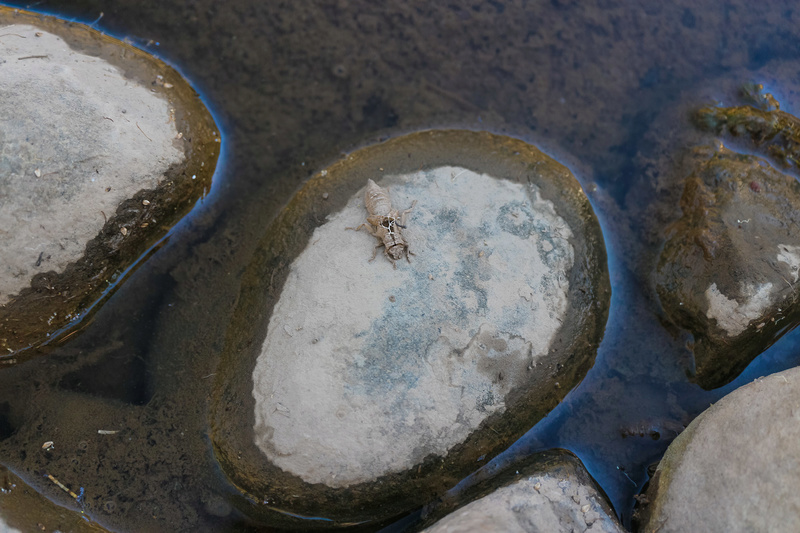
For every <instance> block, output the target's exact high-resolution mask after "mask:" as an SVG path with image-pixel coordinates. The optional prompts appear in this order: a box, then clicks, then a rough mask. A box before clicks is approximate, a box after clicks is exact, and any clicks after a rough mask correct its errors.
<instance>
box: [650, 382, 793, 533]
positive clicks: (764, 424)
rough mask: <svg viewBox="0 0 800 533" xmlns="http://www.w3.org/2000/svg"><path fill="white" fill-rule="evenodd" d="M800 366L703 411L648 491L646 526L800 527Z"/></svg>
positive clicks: (704, 528)
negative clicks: (799, 423) (799, 409)
mask: <svg viewBox="0 0 800 533" xmlns="http://www.w3.org/2000/svg"><path fill="white" fill-rule="evenodd" d="M798 399H800V369H798V368H794V369H791V370H786V371H784V372H780V373H778V374H773V375H771V376H768V377H765V378H759V379H757V380H756V381H755V382H753V383H750V384H748V385H745V386H743V387H741V388H740V389H737V390H736V391H734V392H733V393H731V394H730V395H728V396H726V397H724V398H723V399H721V400H720V401H719V402H717V403H716V404H714V405H713V406H712V407H711V408H709V409H708V410H707V411H705V412H703V413H702V414H701V415H700V416H698V417H697V418H696V419H695V420H694V421H693V422H692V423H691V424H690V425H689V427H687V428H686V430H685V431H684V432H683V433H682V434H681V435H680V436H679V437H678V438H677V439H675V441H674V442H673V443H672V444H671V445H670V447H669V448H668V449H667V453H666V454H665V455H664V458H663V459H662V460H661V462H660V463H659V466H658V469H657V471H656V474H655V476H654V477H653V479H652V480H651V481H650V486H649V489H648V491H647V499H648V500H649V501H650V503H649V505H647V506H646V507H644V508H643V509H642V510H641V513H642V516H641V521H642V528H641V530H642V531H645V532H655V531H658V532H664V533H666V532H678V531H698V532H704V531H795V530H797V529H798V528H800V498H799V497H798V479H800V466H799V465H800V463H798V461H797V457H798V454H799V453H800V448H799V447H798V442H799V441H800V425H798V423H797V417H798Z"/></svg>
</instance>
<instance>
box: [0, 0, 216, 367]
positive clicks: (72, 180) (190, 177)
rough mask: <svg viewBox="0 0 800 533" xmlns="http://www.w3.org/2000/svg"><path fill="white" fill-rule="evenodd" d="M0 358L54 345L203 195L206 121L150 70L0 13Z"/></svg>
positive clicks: (161, 68)
mask: <svg viewBox="0 0 800 533" xmlns="http://www.w3.org/2000/svg"><path fill="white" fill-rule="evenodd" d="M0 32H2V33H3V35H4V38H3V39H2V41H0V77H1V78H2V80H3V82H2V84H0V227H2V231H0V253H2V256H3V258H4V259H3V262H2V265H0V351H2V353H3V355H9V354H13V353H15V352H18V351H20V350H24V349H26V348H29V347H32V346H36V345H38V344H40V343H42V342H44V341H47V340H52V337H53V336H54V335H57V333H56V332H59V330H63V329H64V328H66V327H68V326H70V325H74V324H76V323H77V322H78V321H79V320H80V319H81V318H82V317H83V315H84V314H85V313H86V312H87V311H88V310H89V309H90V308H91V307H92V306H93V305H94V303H95V302H96V301H97V300H98V298H100V297H101V296H102V294H103V293H104V291H106V290H107V288H108V287H109V285H114V284H115V283H117V282H118V281H119V279H118V278H119V277H120V276H121V275H122V273H123V271H124V270H125V269H127V268H128V267H129V266H130V265H131V264H132V263H134V262H135V261H136V259H137V258H138V257H139V256H140V255H141V254H143V253H144V252H145V251H146V250H147V249H148V247H150V246H152V245H153V244H154V243H155V242H156V241H157V240H158V239H159V238H161V237H162V236H163V235H164V234H165V232H166V230H168V229H169V227H170V226H171V225H172V224H174V223H175V222H176V221H177V220H178V219H179V217H180V216H181V215H183V214H184V213H185V212H186V211H187V210H188V208H189V207H191V205H192V204H193V203H194V201H195V200H196V199H197V198H198V197H199V196H201V195H202V194H204V191H205V190H206V189H207V188H208V187H209V185H210V180H211V176H212V174H213V172H214V167H215V164H216V159H217V155H218V153H219V143H218V141H219V137H218V136H217V134H216V130H215V125H214V122H213V120H212V118H211V116H210V115H209V113H208V111H207V110H206V109H205V107H204V106H203V104H202V103H201V102H200V100H199V98H198V97H197V95H196V94H195V93H194V91H193V90H192V89H191V88H190V87H189V86H188V85H187V84H186V82H185V81H184V80H183V79H182V78H181V77H180V75H179V74H178V73H177V72H175V71H174V70H173V69H171V68H170V67H168V66H167V65H165V64H164V63H162V62H161V61H159V60H157V59H155V58H153V57H152V56H149V55H148V54H145V53H144V52H141V51H139V50H137V49H135V48H133V47H131V46H130V45H127V44H124V43H122V42H119V41H116V40H115V39H112V38H110V37H107V36H104V35H102V34H100V33H99V32H97V31H95V30H92V29H90V28H88V27H86V26H82V25H79V24H76V25H68V24H66V23H64V22H61V21H58V20H56V19H53V18H50V17H38V16H35V15H31V14H27V13H25V12H19V11H12V10H10V9H8V8H0Z"/></svg>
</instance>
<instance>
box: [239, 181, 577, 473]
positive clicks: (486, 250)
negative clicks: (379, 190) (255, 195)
mask: <svg viewBox="0 0 800 533" xmlns="http://www.w3.org/2000/svg"><path fill="white" fill-rule="evenodd" d="M379 185H382V186H384V187H387V186H388V187H390V197H391V200H392V203H393V206H394V207H395V208H396V209H399V210H403V209H406V208H408V207H409V206H410V205H411V204H412V202H413V201H414V200H416V201H417V204H416V207H415V208H414V210H413V211H411V213H409V216H408V219H407V221H406V226H407V229H405V230H403V235H404V236H405V237H406V240H407V241H408V242H409V244H410V248H411V251H413V252H414V254H415V255H413V256H411V263H410V264H409V263H407V262H405V261H402V262H398V264H397V269H394V268H392V264H391V263H390V262H389V261H388V260H387V259H386V258H385V257H383V256H382V255H379V256H378V257H377V258H376V259H375V260H374V261H373V262H370V261H369V260H370V257H371V256H372V252H373V247H374V245H375V244H377V241H376V239H375V238H374V237H372V236H370V235H369V234H367V232H365V231H359V232H356V231H348V230H347V229H346V228H347V227H356V226H358V225H359V224H361V223H362V222H364V220H365V218H366V215H367V212H366V211H365V206H364V200H363V191H362V192H360V193H358V194H356V195H355V196H354V197H353V198H352V199H351V200H350V202H349V203H348V204H347V206H346V207H345V208H344V209H343V210H342V211H340V212H339V213H336V214H334V215H332V216H331V217H330V218H329V219H328V220H327V221H326V222H325V223H324V224H322V225H321V226H319V227H318V228H317V229H316V230H315V231H314V234H313V236H312V237H311V240H310V244H309V246H308V247H307V248H306V249H305V250H304V251H303V252H302V253H301V254H300V255H299V256H298V257H297V258H296V259H295V260H294V262H293V264H292V265H291V269H290V272H289V276H288V279H287V281H286V283H285V285H284V287H283V291H282V293H281V295H280V299H279V301H278V302H277V304H276V305H275V308H274V310H273V312H272V316H271V319H270V322H269V329H268V333H267V337H266V340H265V341H264V344H263V348H262V353H261V355H260V356H259V357H258V359H257V362H256V365H255V369H254V371H253V383H254V385H253V396H254V398H255V427H254V431H255V440H256V444H257V445H258V447H259V448H260V449H261V450H262V451H263V453H264V454H265V455H266V456H267V458H268V459H269V460H270V461H272V462H274V464H276V465H277V466H279V467H280V468H281V469H283V470H285V471H287V472H289V473H291V474H294V475H297V476H299V477H300V478H302V479H303V480H304V481H306V482H309V483H324V484H326V485H328V486H331V487H345V486H348V485H351V484H355V483H359V482H364V481H370V480H374V479H376V478H377V477H379V476H381V475H384V474H387V473H393V472H400V471H402V470H405V469H408V468H410V467H412V466H414V465H416V464H418V463H420V462H421V461H422V459H424V458H425V457H426V456H428V455H430V454H434V455H439V456H444V455H446V454H447V452H448V450H449V449H450V448H451V447H453V446H454V445H456V444H458V443H460V442H462V441H463V440H464V439H465V438H466V437H467V436H468V435H469V434H470V433H471V432H472V431H474V430H475V429H476V428H477V427H478V425H479V424H480V423H481V421H483V420H484V419H485V418H487V417H488V416H489V415H491V414H492V413H495V412H497V411H503V410H504V409H505V399H506V397H507V395H508V394H509V393H510V392H511V391H513V390H514V389H515V388H517V387H521V386H522V385H524V384H525V382H526V380H527V379H528V378H529V376H530V374H529V371H530V370H531V369H532V368H533V367H535V366H536V364H537V359H539V358H540V356H542V355H543V354H546V353H547V351H548V348H549V346H550V344H551V342H552V341H553V336H554V334H555V333H556V331H557V330H558V328H559V327H560V326H561V324H562V322H563V321H564V320H565V318H566V317H565V316H564V315H565V310H566V309H567V292H568V289H569V286H568V285H569V284H568V282H567V273H568V271H569V270H570V269H571V267H572V265H573V261H574V257H573V255H574V252H573V248H572V246H571V245H570V243H569V242H568V239H569V238H570V237H571V236H572V229H571V228H570V227H568V225H567V224H566V222H565V221H564V220H563V219H562V218H561V217H560V216H559V213H557V212H556V210H555V208H554V206H553V204H552V203H551V202H550V201H547V200H543V199H542V198H541V197H540V195H539V193H538V192H537V189H536V187H535V186H534V185H530V186H528V185H523V184H520V183H512V182H510V181H507V180H500V179H495V178H492V177H491V176H488V175H479V174H476V173H474V172H472V171H469V170H466V169H463V168H453V167H440V168H436V169H435V170H432V171H421V172H417V173H413V174H408V175H401V176H391V177H386V178H384V179H382V180H381V181H379ZM379 253H380V251H379Z"/></svg>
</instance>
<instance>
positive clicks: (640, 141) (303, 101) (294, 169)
mask: <svg viewBox="0 0 800 533" xmlns="http://www.w3.org/2000/svg"><path fill="white" fill-rule="evenodd" d="M11 4H12V5H17V6H19V7H26V6H27V4H24V3H15V2H12V3H11ZM429 4H431V3H428V2H419V1H410V2H405V3H402V4H400V3H397V5H392V6H391V7H376V6H374V5H373V4H371V3H368V2H365V1H348V0H335V1H330V2H327V1H317V2H311V1H293V2H270V3H267V2H253V1H250V2H246V1H241V0H233V1H229V2H223V3H219V2H213V1H211V0H197V1H187V0H183V1H176V2H169V1H164V0H158V1H155V0H142V1H140V2H125V1H123V0H116V1H110V2H109V1H100V0H81V1H53V0H48V1H44V2H37V3H36V4H35V5H33V8H35V9H38V10H44V11H47V12H49V13H53V14H58V15H60V16H62V17H64V18H67V19H73V18H74V19H75V20H77V21H81V22H86V23H93V22H94V26H95V27H96V28H98V29H100V30H102V31H106V32H109V33H111V34H113V35H115V36H117V37H120V38H125V39H128V40H129V41H130V42H132V43H133V44H135V45H137V46H140V47H142V48H144V49H146V50H148V51H151V52H152V53H154V54H156V55H158V56H159V57H161V58H163V59H165V60H166V61H168V62H169V63H171V64H173V65H174V66H176V67H177V68H178V69H179V70H180V71H181V72H183V73H184V75H185V76H186V77H187V78H188V79H189V80H190V82H191V83H192V84H193V85H194V86H195V87H196V88H197V89H198V90H199V91H200V92H201V94H202V95H203V96H204V99H205V101H206V102H207V104H208V105H209V107H210V108H211V109H212V111H213V113H214V115H215V118H216V120H217V122H218V125H219V127H220V129H221V132H222V136H223V156H222V158H221V160H220V163H219V165H218V171H217V176H216V180H215V183H214V186H213V188H212V190H211V191H210V193H209V195H208V196H207V197H206V198H204V199H203V200H202V201H201V202H199V203H198V205H197V206H196V208H195V209H194V210H193V211H192V213H191V214H190V215H189V216H188V217H187V218H186V219H184V220H183V221H182V222H181V223H180V224H179V225H178V226H177V227H176V228H175V229H174V230H173V231H172V232H171V233H170V236H169V237H168V238H167V240H166V241H165V242H164V244H163V245H162V246H161V247H160V248H158V249H157V250H155V251H154V252H153V253H152V254H151V255H150V256H149V257H148V258H147V261H145V262H143V264H142V265H141V266H140V267H139V268H138V269H136V270H135V271H134V272H132V273H131V275H130V276H129V278H128V279H127V281H125V282H124V283H123V284H122V285H121V287H120V288H119V289H118V290H117V291H116V292H115V293H114V294H113V296H112V297H111V298H110V300H109V301H108V302H107V303H106V304H105V305H104V306H103V307H102V308H101V309H100V310H99V311H98V312H97V313H96V314H95V315H93V316H92V317H91V319H90V320H88V321H87V322H86V324H85V325H84V328H83V329H82V330H81V333H80V334H79V335H78V334H76V335H72V336H70V337H69V338H68V339H67V340H66V341H65V342H64V343H63V344H62V345H60V346H58V347H56V349H55V350H53V351H51V352H50V353H48V354H47V355H45V356H42V357H39V358H35V359H32V360H30V361H28V362H26V363H23V364H20V365H17V366H13V367H9V368H5V369H3V370H2V371H0V422H2V423H0V458H2V459H0V461H2V463H3V464H4V465H6V466H8V467H9V468H10V469H12V470H13V471H15V472H17V473H18V474H19V475H20V476H21V477H23V478H24V479H25V480H26V481H27V482H29V483H30V484H31V485H33V486H34V487H35V488H37V489H38V490H40V491H41V492H42V493H43V494H45V495H46V496H48V497H49V498H52V499H54V500H55V501H57V502H59V503H61V504H63V505H65V506H71V507H76V506H75V503H74V501H72V500H71V499H70V498H69V497H68V496H65V495H64V494H63V493H61V492H60V491H59V489H58V488H56V487H54V486H53V485H52V484H51V483H50V482H49V481H48V480H47V479H44V478H43V477H42V475H41V474H42V473H43V472H45V470H46V471H47V473H54V474H53V475H57V477H59V479H62V480H66V481H67V482H69V483H71V484H72V485H75V486H83V487H86V505H87V507H88V508H90V509H91V510H92V511H93V512H92V514H93V516H94V517H95V518H96V519H97V520H98V522H100V523H101V524H103V525H105V526H107V527H109V528H112V529H122V530H164V531H172V530H178V529H186V530H198V529H199V530H203V529H210V528H214V529H219V530H222V529H229V530H232V531H242V530H245V529H247V528H250V527H255V526H249V525H248V522H247V520H246V519H244V518H243V517H241V516H240V515H238V514H237V512H236V511H231V510H230V509H229V508H227V507H226V505H227V504H225V503H224V499H225V497H227V495H229V494H232V493H233V488H232V487H230V486H228V485H227V484H226V482H225V480H224V476H223V475H222V474H221V473H220V472H219V470H218V469H217V467H216V466H215V463H214V460H213V457H212V456H211V453H212V452H211V447H210V443H209V441H208V438H207V435H208V427H207V410H208V401H209V398H210V389H211V385H212V383H211V382H212V381H213V374H214V373H215V371H216V363H217V360H218V357H219V354H220V352H221V350H222V348H223V346H224V343H225V341H226V339H225V334H226V326H227V323H228V321H229V319H230V317H231V315H232V313H233V310H234V307H235V304H236V298H237V294H238V290H239V280H240V278H241V276H242V274H243V272H244V270H245V268H246V266H247V265H248V264H249V262H250V260H251V257H252V253H253V251H254V250H255V248H256V246H257V244H258V242H259V240H260V239H261V237H262V235H263V231H264V229H265V228H266V226H267V224H268V223H269V222H270V221H271V220H272V219H273V218H274V216H275V215H276V213H277V212H278V210H279V209H280V208H281V207H282V206H283V205H285V204H286V202H287V201H288V200H289V199H290V197H291V196H292V194H293V193H294V191H296V190H297V189H298V188H299V186H300V185H301V184H302V183H303V182H304V181H305V180H306V179H307V178H308V177H309V176H310V175H311V174H312V173H313V172H314V171H316V170H318V169H320V168H323V167H324V166H326V165H327V164H328V163H330V162H331V161H333V160H335V159H336V158H337V157H338V156H339V154H341V153H342V152H346V151H350V150H352V149H353V148H355V147H358V146H362V145H365V144H370V143H373V142H376V141H378V140H380V139H383V138H386V137H388V136H395V135H398V134H400V133H402V132H408V131H414V130H419V129H428V128H440V127H454V126H456V127H464V128H469V129H476V130H489V131H493V132H497V133H504V134H507V135H511V136H514V137H518V138H521V139H524V140H526V141H528V142H531V143H533V144H535V145H537V146H539V147H540V148H542V149H543V150H544V151H546V152H547V153H549V154H550V155H552V156H553V157H555V158H556V159H557V160H559V161H561V162H562V163H564V164H566V165H567V166H569V167H570V168H571V169H572V171H573V172H574V173H575V175H576V176H577V178H578V179H579V180H580V181H581V183H582V184H583V186H584V188H585V189H586V190H588V191H590V199H591V200H592V202H593V205H594V207H595V210H596V212H597V214H598V218H599V219H600V221H601V224H602V226H603V230H604V232H605V238H606V245H607V247H608V252H609V268H610V272H611V281H612V289H613V299H612V308H611V313H610V316H609V322H608V326H607V329H606V334H605V338H604V340H603V343H602V344H601V346H600V348H599V352H598V357H597V361H596V364H595V366H594V368H593V369H592V370H591V371H590V372H589V374H588V375H587V377H586V378H585V379H584V381H583V382H582V384H581V385H579V386H578V387H577V388H576V389H575V390H573V391H572V392H571V393H570V394H569V396H568V397H567V399H566V400H565V401H564V402H563V403H562V404H561V405H560V406H559V407H558V408H557V409H556V410H555V411H554V412H553V413H551V414H550V415H549V416H548V417H547V418H546V419H544V420H543V421H542V422H540V423H539V424H538V425H537V426H535V427H534V428H532V429H531V431H530V432H529V433H528V434H527V435H526V436H525V437H523V438H522V439H520V440H519V441H518V442H517V443H516V444H515V445H514V446H513V447H512V448H511V449H509V450H508V451H507V452H506V453H504V454H502V455H500V456H498V457H497V458H495V459H494V460H493V461H492V462H491V463H490V464H489V465H487V466H486V467H484V469H483V470H481V471H479V472H477V473H476V474H475V477H477V478H479V477H482V476H485V475H487V474H491V473H492V472H496V471H497V470H499V469H502V468H505V467H508V468H513V465H514V462H515V461H517V460H519V458H520V457H524V456H525V455H527V454H530V453H532V452H535V451H538V450H542V449H548V448H551V447H563V448H567V449H569V450H572V451H573V452H575V453H576V454H577V455H578V456H579V457H580V458H581V459H582V461H583V462H584V464H585V465H586V466H587V468H588V469H589V472H590V473H591V474H592V476H593V477H594V478H595V479H596V480H597V481H598V482H599V483H600V485H601V486H602V488H603V489H604V490H605V491H606V493H607V494H608V496H609V497H610V499H611V501H612V503H613V505H614V506H615V509H616V510H617V512H618V513H619V514H620V516H621V517H622V519H623V522H624V523H625V524H626V525H630V514H631V511H632V507H633V502H634V500H633V495H634V494H636V493H637V492H638V491H639V490H640V489H641V487H642V485H643V484H644V483H645V481H646V480H647V467H648V466H649V465H650V464H652V463H654V462H656V461H658V459H659V457H660V456H661V454H662V453H663V451H664V449H665V448H666V446H667V445H668V444H669V442H670V441H671V440H672V438H674V436H675V435H676V433H677V431H678V430H679V429H680V427H681V426H684V425H686V424H688V423H689V421H690V420H691V419H692V418H693V417H695V416H696V415H697V414H698V413H699V412H701V411H702V410H703V409H705V408H706V407H707V406H708V405H709V404H710V403H712V402H715V401H717V400H718V399H719V398H720V397H722V396H723V395H724V394H725V393H727V392H730V391H731V390H733V389H734V388H736V387H737V386H740V385H742V384H744V383H746V382H748V381H751V380H753V379H755V378H757V377H758V376H760V375H765V374H768V373H772V372H775V371H779V370H782V369H785V368H788V367H791V366H795V365H797V364H799V363H800V333H798V332H792V333H789V334H788V335H786V336H785V337H784V338H783V339H781V340H780V341H779V342H777V343H776V344H775V345H774V346H772V348H770V350H768V351H767V352H766V353H764V354H763V355H761V356H760V357H759V358H758V359H757V360H756V361H754V363H753V364H751V365H750V367H749V368H748V369H747V370H746V371H745V373H744V374H743V375H741V376H740V377H739V378H738V379H737V380H736V381H735V382H734V383H731V384H730V385H728V386H726V387H724V388H723V389H719V390H715V391H710V392H706V391H703V390H702V389H700V388H699V387H697V386H695V385H692V384H691V383H689V381H688V380H687V378H686V377H685V370H686V369H687V368H689V367H691V357H690V354H689V352H688V351H687V349H686V342H687V341H688V340H689V339H688V337H687V336H686V335H684V334H681V332H679V331H673V330H672V329H669V328H668V327H665V326H664V325H663V324H662V313H661V310H660V307H659V305H658V302H657V299H655V298H654V292H653V290H652V286H651V285H652V284H651V283H650V282H649V281H648V277H649V275H650V271H649V270H648V265H652V258H653V257H654V256H655V255H656V254H657V253H658V249H659V246H660V245H659V244H658V242H657V240H653V239H652V238H651V237H652V235H651V233H652V232H651V231H650V229H648V227H647V221H648V217H647V206H648V205H649V204H650V203H653V204H655V203H658V202H661V201H664V199H665V198H666V199H669V198H670V194H673V195H674V191H672V193H671V192H670V191H671V189H670V188H669V187H670V185H674V184H675V183H678V178H679V176H678V177H676V178H675V179H673V180H670V179H663V176H664V175H665V174H669V171H670V169H671V167H670V166H669V164H668V163H665V161H667V160H668V158H664V157H663V153H664V152H665V151H667V152H669V150H670V149H678V150H679V149H680V148H684V147H685V145H684V144H682V143H685V142H688V141H686V140H681V139H682V137H681V135H680V133H678V134H676V133H675V132H676V131H677V132H680V131H682V130H684V129H686V130H689V129H691V126H690V125H689V124H688V121H685V120H684V117H683V115H682V114H681V113H680V112H679V111H677V110H678V109H679V108H680V106H681V105H683V104H685V103H686V102H690V103H691V102H693V101H694V100H696V102H697V105H701V104H704V103H707V102H708V98H709V97H710V96H713V95H717V94H727V91H729V89H730V87H731V85H736V84H739V83H741V82H743V81H748V80H746V79H742V78H745V77H753V78H755V79H756V81H760V79H761V78H762V77H766V78H768V81H769V82H770V83H771V85H770V89H771V90H773V91H774V92H775V94H776V96H777V97H778V98H779V100H781V102H782V104H784V105H783V107H784V108H787V109H788V110H789V111H791V110H792V108H793V107H794V108H796V107H797V105H798V104H797V103H796V102H797V101H796V100H793V99H794V98H796V96H795V91H797V89H798V87H799V86H800V78H798V75H797V72H800V68H799V67H800V60H798V59H797V57H800V54H798V52H800V29H798V28H800V25H798V18H800V11H798V10H796V9H795V8H794V5H793V3H790V2H770V3H769V4H768V6H766V7H765V6H764V5H763V4H762V5H755V4H754V3H752V2H744V1H737V2H724V3H720V2H715V1H711V0H693V1H688V0H680V1H677V2H672V3H670V4H669V5H663V4H662V3H661V2H656V1H652V2H634V1H619V2H615V1H608V0H598V1H595V2H573V1H570V0H564V1H561V0H553V1H551V2H548V3H533V2H523V1H516V2H511V1H509V2H500V1H490V2H485V3H484V2H474V3H463V2H456V3H451V4H449V5H444V4H442V5H429ZM101 14H102V16H101ZM671 110H673V111H671ZM662 132H663V133H662ZM662 139H663V143H662ZM667 146H669V148H666V147H667ZM659 175H660V176H662V184H666V185H665V187H666V189H664V188H656V187H654V186H653V185H652V180H653V179H654V176H659ZM673 188H674V187H673ZM665 190H666V192H665ZM97 429H113V430H117V429H119V430H120V433H119V434H117V435H113V436H108V437H112V438H114V439H122V440H123V442H125V444H126V446H125V447H120V446H119V445H118V444H119V441H113V442H114V443H116V444H117V446H112V445H110V444H109V442H104V441H103V440H102V439H101V438H99V437H98V436H97V434H96V430H97ZM15 432H16V434H15V435H14V436H13V437H12V434H14V433H15ZM640 434H641V436H640ZM655 437H657V438H655ZM46 440H53V441H54V442H55V443H56V450H58V451H59V452H61V453H59V454H51V455H50V456H45V455H42V454H43V453H44V452H41V450H40V448H41V443H42V442H44V441H46ZM12 443H13V444H12ZM78 452H83V453H78ZM37 454H38V455H37ZM55 472H58V474H55ZM471 482H472V479H467V480H465V481H464V482H462V485H461V486H459V487H456V488H455V489H454V490H453V495H454V496H456V497H457V494H458V491H459V490H461V489H462V488H463V487H465V486H468V485H469V484H470V483H471ZM323 518H324V517H323ZM323 522H324V520H323V521H322V522H317V521H310V522H308V524H309V526H308V527H313V525H314V524H317V523H323ZM395 529H400V528H395Z"/></svg>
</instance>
